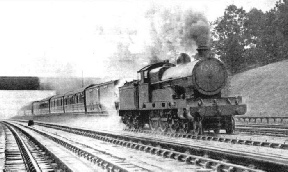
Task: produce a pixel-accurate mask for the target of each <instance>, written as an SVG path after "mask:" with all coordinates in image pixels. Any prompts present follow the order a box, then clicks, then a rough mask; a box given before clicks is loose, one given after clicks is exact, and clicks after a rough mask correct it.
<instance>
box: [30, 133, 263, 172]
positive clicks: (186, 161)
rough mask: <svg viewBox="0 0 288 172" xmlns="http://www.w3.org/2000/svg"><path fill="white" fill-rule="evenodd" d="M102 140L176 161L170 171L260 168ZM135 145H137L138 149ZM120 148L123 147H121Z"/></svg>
mask: <svg viewBox="0 0 288 172" xmlns="http://www.w3.org/2000/svg"><path fill="white" fill-rule="evenodd" d="M33 130H35V129H33ZM35 131H36V130H35ZM36 132H40V131H39V130H38V131H36ZM54 132H56V133H57V135H65V137H66V136H67V135H70V134H67V132H66V131H65V133H62V134H60V133H59V132H60V131H59V130H58V129H57V130H56V131H54ZM47 133H49V131H45V134H47ZM52 133H53V132H52ZM82 134H83V133H82ZM82 134H80V135H81V136H79V135H78V134H77V135H76V134H75V135H76V136H77V138H79V137H83V136H82ZM49 135H50V134H49ZM49 137H50V136H49ZM53 137H55V136H53ZM85 137H86V139H87V136H85ZM85 137H83V138H81V139H80V140H81V141H82V142H85V146H86V148H87V146H88V145H87V144H86V143H89V142H91V141H87V140H86V141H84V140H85ZM77 138H71V140H77ZM93 140H95V138H94V137H93ZM100 140H101V141H103V140H102V139H100ZM104 141H106V142H109V143H111V144H114V145H120V146H121V147H123V146H124V148H126V147H129V152H131V148H134V149H136V150H138V151H137V152H136V154H139V153H141V154H147V153H145V152H148V153H149V154H148V155H150V154H151V153H152V154H155V155H160V160H161V161H168V162H169V163H170V164H171V163H176V164H175V167H177V168H176V169H175V170H172V171H191V169H193V168H194V167H193V168H192V167H191V166H197V168H199V167H201V169H202V170H203V169H204V170H205V169H206V170H205V171H207V170H208V171H229V172H231V171H235V170H237V171H261V170H257V169H253V168H251V167H245V166H241V165H236V164H231V163H228V162H223V161H219V160H215V159H211V158H208V157H206V158H204V157H201V156H195V155H194V156H193V155H191V154H190V153H187V152H186V153H181V152H178V151H172V150H169V149H167V150H166V149H165V148H162V149H161V150H160V151H159V150H158V149H159V147H158V146H152V145H149V146H148V147H147V145H146V144H142V145H141V144H140V143H138V144H137V145H138V146H140V147H138V146H136V145H135V144H133V145H135V147H134V146H132V145H130V143H131V144H132V142H129V144H126V143H123V144H120V142H119V143H118V144H117V143H116V142H114V143H113V142H112V141H111V140H110V141H108V140H104ZM127 143H128V142H127ZM136 147H138V149H137V148H136ZM142 148H143V149H142ZM121 149H123V148H121ZM139 150H140V152H139ZM157 150H158V151H157ZM164 150H165V152H162V151H164ZM161 152H162V153H161ZM86 156H88V155H86ZM141 156H143V155H141ZM163 158H164V159H163ZM171 160H173V161H172V162H171ZM157 163H158V164H159V163H160V161H158V162H157ZM177 163H180V164H178V165H177ZM186 166H187V167H186ZM128 171H129V170H128ZM133 171H134V170H133ZM150 171H159V170H150ZM161 171H162V170H161ZM168 171H171V170H168Z"/></svg>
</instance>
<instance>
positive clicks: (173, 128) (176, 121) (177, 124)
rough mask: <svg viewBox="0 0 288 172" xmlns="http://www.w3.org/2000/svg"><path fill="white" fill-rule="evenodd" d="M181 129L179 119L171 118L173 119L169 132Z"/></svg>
mask: <svg viewBox="0 0 288 172" xmlns="http://www.w3.org/2000/svg"><path fill="white" fill-rule="evenodd" d="M178 129H179V123H178V120H177V119H171V121H170V122H169V128H168V132H169V133H176V132H177V131H178Z"/></svg>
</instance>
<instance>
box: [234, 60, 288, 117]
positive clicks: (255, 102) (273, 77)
mask: <svg viewBox="0 0 288 172" xmlns="http://www.w3.org/2000/svg"><path fill="white" fill-rule="evenodd" d="M230 84H231V87H230V96H233V95H241V96H243V100H244V103H246V104H247V106H248V111H247V113H246V115H249V116H250V115H251V116H288V61H287V60H285V61H281V62H277V63H273V64H269V65H266V66H262V67H259V68H255V69H252V70H249V71H246V72H243V73H240V74H237V75H235V76H233V77H232V79H231V83H230Z"/></svg>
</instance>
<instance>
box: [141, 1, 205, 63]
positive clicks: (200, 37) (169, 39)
mask: <svg viewBox="0 0 288 172" xmlns="http://www.w3.org/2000/svg"><path fill="white" fill-rule="evenodd" d="M151 8H152V9H151V10H149V11H148V12H147V13H148V14H147V16H146V18H148V19H149V20H150V27H151V28H150V34H151V39H152V44H151V46H150V47H148V50H149V51H150V56H149V57H150V61H151V62H152V61H155V59H157V60H158V61H159V60H165V59H169V60H170V61H175V57H177V56H178V55H179V54H180V53H182V52H185V53H187V54H190V55H191V54H194V53H195V51H196V48H197V47H198V46H201V45H209V40H210V26H209V23H208V20H207V18H206V17H205V15H204V14H202V13H199V12H194V11H192V10H185V11H184V10H182V9H181V8H180V7H174V8H171V9H161V8H160V7H158V6H152V7H151ZM155 57H157V58H155Z"/></svg>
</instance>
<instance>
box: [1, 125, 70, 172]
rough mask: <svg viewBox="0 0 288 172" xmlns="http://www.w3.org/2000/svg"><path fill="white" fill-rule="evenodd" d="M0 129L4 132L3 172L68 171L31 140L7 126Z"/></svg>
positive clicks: (42, 147) (43, 148) (41, 146)
mask: <svg viewBox="0 0 288 172" xmlns="http://www.w3.org/2000/svg"><path fill="white" fill-rule="evenodd" d="M2 127H3V131H4V132H5V145H3V146H4V149H5V154H4V166H3V169H4V170H5V171H56V170H60V169H62V170H66V171H69V170H68V169H69V168H68V167H66V166H65V165H64V164H62V163H61V161H57V160H56V161H55V156H54V155H53V154H51V153H50V152H49V151H48V150H47V149H46V148H45V147H44V146H43V145H41V144H39V142H37V141H36V140H34V139H33V138H28V137H26V136H24V135H23V134H20V133H19V131H17V129H15V128H13V127H11V126H9V125H4V126H2Z"/></svg>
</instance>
